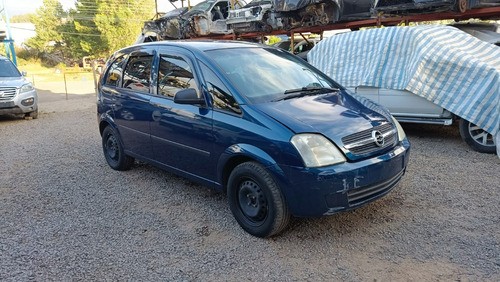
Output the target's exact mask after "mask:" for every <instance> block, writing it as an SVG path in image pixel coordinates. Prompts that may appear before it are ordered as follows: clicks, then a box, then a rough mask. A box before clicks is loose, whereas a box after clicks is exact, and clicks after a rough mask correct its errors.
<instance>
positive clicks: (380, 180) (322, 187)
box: [280, 139, 410, 217]
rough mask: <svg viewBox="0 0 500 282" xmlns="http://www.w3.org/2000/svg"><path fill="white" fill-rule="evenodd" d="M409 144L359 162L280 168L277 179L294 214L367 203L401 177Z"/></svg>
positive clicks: (325, 212)
mask: <svg viewBox="0 0 500 282" xmlns="http://www.w3.org/2000/svg"><path fill="white" fill-rule="evenodd" d="M409 150H410V143H409V142H408V140H406V139H405V140H404V141H403V142H401V143H400V144H399V145H398V146H396V147H395V148H394V149H393V150H391V151H389V152H387V153H385V154H383V155H380V156H378V157H376V158H370V159H366V160H363V161H359V162H352V163H349V162H346V163H343V164H339V165H335V166H329V167H322V168H301V167H290V166H288V167H283V166H282V169H283V171H284V172H285V177H284V178H281V179H280V181H281V182H282V183H280V184H281V185H282V186H281V187H286V188H285V189H283V190H284V191H283V193H284V194H285V197H286V200H287V202H288V203H289V208H290V210H291V212H292V214H293V215H294V216H299V217H306V216H307V217H309V216H322V215H331V214H334V213H337V212H341V211H347V210H351V209H355V208H358V207H361V206H363V205H365V204H367V203H370V202H372V201H374V200H376V199H378V198H380V197H382V196H384V195H386V194H387V193H389V192H390V191H391V190H392V188H394V186H395V185H396V184H397V183H398V182H399V181H400V180H401V177H402V176H403V174H404V173H405V170H406V166H407V164H408V158H409V152H410V151H409Z"/></svg>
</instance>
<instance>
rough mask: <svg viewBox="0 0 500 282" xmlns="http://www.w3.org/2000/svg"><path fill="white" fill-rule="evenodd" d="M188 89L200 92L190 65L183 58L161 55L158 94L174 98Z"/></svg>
mask: <svg viewBox="0 0 500 282" xmlns="http://www.w3.org/2000/svg"><path fill="white" fill-rule="evenodd" d="M187 88H194V89H196V91H198V86H197V85H196V81H195V79H194V77H193V72H192V70H191V67H190V66H189V64H188V63H187V62H186V61H185V60H184V59H183V58H182V57H178V56H170V55H161V56H160V67H159V68H158V94H160V95H163V96H167V97H172V98H173V97H174V96H175V93H177V91H179V90H182V89H187ZM198 95H199V94H198Z"/></svg>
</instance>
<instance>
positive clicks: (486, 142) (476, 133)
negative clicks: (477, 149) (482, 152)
mask: <svg viewBox="0 0 500 282" xmlns="http://www.w3.org/2000/svg"><path fill="white" fill-rule="evenodd" d="M468 130H469V134H470V136H471V137H472V139H473V140H474V142H476V143H478V144H481V145H483V146H494V145H495V143H494V142H493V135H491V134H489V133H488V132H486V131H484V130H483V129H481V128H480V127H479V126H477V125H475V124H472V123H469V126H468Z"/></svg>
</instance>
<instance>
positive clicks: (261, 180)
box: [227, 162, 290, 237]
mask: <svg viewBox="0 0 500 282" xmlns="http://www.w3.org/2000/svg"><path fill="white" fill-rule="evenodd" d="M227 195H228V202H229V207H230V208H231V212H232V213H233V215H234V217H235V218H236V220H237V221H238V223H239V224H240V226H241V227H242V228H243V229H244V230H245V231H246V232H248V233H250V234H252V235H254V236H257V237H270V236H272V235H275V234H277V233H279V232H280V231H282V230H283V229H284V228H285V227H286V226H287V225H288V222H289V221H290V213H289V210H288V206H287V205H286V201H285V198H284V197H283V194H282V193H281V190H280V188H279V187H278V185H277V184H276V182H275V181H274V179H273V178H272V176H271V175H270V174H269V172H267V170H266V169H265V168H264V167H263V166H262V165H260V164H258V163H256V162H246V163H242V164H240V165H238V166H237V167H235V168H234V170H233V171H232V172H231V175H230V176H229V181H228V191H227Z"/></svg>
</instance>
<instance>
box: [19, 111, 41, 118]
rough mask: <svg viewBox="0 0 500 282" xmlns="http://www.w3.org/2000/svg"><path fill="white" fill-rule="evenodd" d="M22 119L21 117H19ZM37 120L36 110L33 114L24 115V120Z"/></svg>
mask: <svg viewBox="0 0 500 282" xmlns="http://www.w3.org/2000/svg"><path fill="white" fill-rule="evenodd" d="M21 117H22V115H21ZM37 118H38V109H37V110H34V111H33V112H29V113H25V114H24V119H37Z"/></svg>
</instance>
